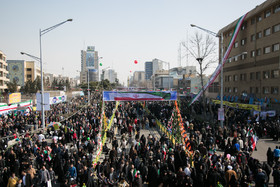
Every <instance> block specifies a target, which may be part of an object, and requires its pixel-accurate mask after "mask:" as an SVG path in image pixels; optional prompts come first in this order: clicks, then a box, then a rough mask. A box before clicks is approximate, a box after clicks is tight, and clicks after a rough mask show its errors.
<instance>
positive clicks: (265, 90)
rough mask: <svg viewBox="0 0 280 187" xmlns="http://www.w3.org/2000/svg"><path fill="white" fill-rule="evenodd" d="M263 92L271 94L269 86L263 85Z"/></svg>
mask: <svg viewBox="0 0 280 187" xmlns="http://www.w3.org/2000/svg"><path fill="white" fill-rule="evenodd" d="M263 94H269V87H267V86H265V87H263Z"/></svg>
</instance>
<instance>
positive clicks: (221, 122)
mask: <svg viewBox="0 0 280 187" xmlns="http://www.w3.org/2000/svg"><path fill="white" fill-rule="evenodd" d="M191 27H196V28H198V29H200V30H203V31H204V32H207V33H208V34H211V35H212V36H215V37H219V38H220V42H221V44H220V45H221V59H220V63H221V65H222V68H221V75H220V77H221V81H220V83H221V89H220V95H221V104H220V111H221V113H222V118H221V120H220V125H221V127H222V128H223V126H224V123H223V122H224V106H223V97H224V90H223V76H224V75H223V74H224V73H223V58H224V54H223V53H224V51H223V48H224V47H223V45H224V38H223V33H220V34H217V33H215V32H212V31H210V30H207V29H204V28H202V27H199V26H197V25H194V24H191Z"/></svg>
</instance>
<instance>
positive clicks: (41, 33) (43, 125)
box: [39, 19, 73, 129]
mask: <svg viewBox="0 0 280 187" xmlns="http://www.w3.org/2000/svg"><path fill="white" fill-rule="evenodd" d="M68 21H73V19H67V20H66V21H63V22H61V23H58V24H56V25H54V26H52V27H49V28H47V29H44V30H41V29H40V30H39V39H40V58H39V59H40V66H41V113H42V128H43V129H45V112H44V84H43V83H44V82H43V78H44V77H43V59H42V36H43V35H44V34H47V33H48V32H50V31H52V30H53V29H55V28H57V27H59V26H60V25H62V24H64V23H66V22H68Z"/></svg>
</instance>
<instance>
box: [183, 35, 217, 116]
mask: <svg viewBox="0 0 280 187" xmlns="http://www.w3.org/2000/svg"><path fill="white" fill-rule="evenodd" d="M183 46H184V47H185V48H186V49H187V51H188V52H189V53H190V56H191V57H192V58H194V59H195V60H196V61H197V62H198V64H199V71H197V74H198V76H199V77H200V82H201V88H203V87H204V83H203V75H204V74H205V71H206V70H208V69H209V68H210V67H211V64H213V63H215V62H217V60H218V58H217V57H218V56H217V53H216V43H215V41H214V40H213V37H212V36H210V35H206V36H203V35H202V34H199V33H198V32H196V33H195V35H194V37H191V38H190V40H189V43H188V46H187V45H186V44H185V43H183ZM202 104H203V108H204V115H205V109H206V107H205V106H206V105H205V92H204V90H203V92H202Z"/></svg>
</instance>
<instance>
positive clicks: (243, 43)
mask: <svg viewBox="0 0 280 187" xmlns="http://www.w3.org/2000/svg"><path fill="white" fill-rule="evenodd" d="M246 40H247V39H246V38H244V39H242V40H241V45H242V46H244V45H245V44H246Z"/></svg>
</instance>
